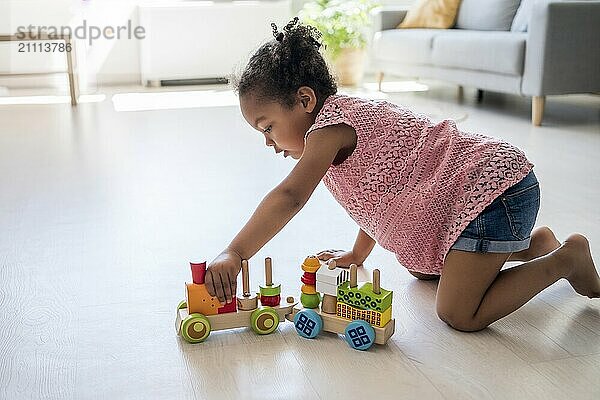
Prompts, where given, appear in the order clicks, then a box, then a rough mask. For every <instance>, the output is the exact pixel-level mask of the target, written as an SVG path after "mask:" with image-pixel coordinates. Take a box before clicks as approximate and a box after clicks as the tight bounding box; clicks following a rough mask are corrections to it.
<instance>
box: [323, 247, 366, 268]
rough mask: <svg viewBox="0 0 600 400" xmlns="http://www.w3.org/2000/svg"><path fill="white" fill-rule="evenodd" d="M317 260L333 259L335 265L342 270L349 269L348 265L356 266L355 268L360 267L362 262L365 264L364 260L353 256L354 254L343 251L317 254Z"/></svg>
mask: <svg viewBox="0 0 600 400" xmlns="http://www.w3.org/2000/svg"><path fill="white" fill-rule="evenodd" d="M317 258H318V259H319V260H323V261H328V260H331V259H334V260H335V263H336V265H337V266H338V267H343V268H344V267H345V268H348V267H350V264H356V265H357V266H360V265H362V263H363V262H365V259H364V258H362V257H358V256H357V255H355V254H354V252H352V251H344V250H331V249H329V250H323V251H320V252H319V253H317Z"/></svg>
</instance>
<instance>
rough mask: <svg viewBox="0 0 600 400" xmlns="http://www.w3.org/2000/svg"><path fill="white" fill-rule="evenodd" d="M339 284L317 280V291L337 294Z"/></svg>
mask: <svg viewBox="0 0 600 400" xmlns="http://www.w3.org/2000/svg"><path fill="white" fill-rule="evenodd" d="M337 288H338V287H337V286H336V285H332V284H330V283H325V282H317V286H316V289H317V292H319V293H323V294H329V295H332V296H337Z"/></svg>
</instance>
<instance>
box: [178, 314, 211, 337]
mask: <svg viewBox="0 0 600 400" xmlns="http://www.w3.org/2000/svg"><path fill="white" fill-rule="evenodd" d="M209 334H210V321H209V320H208V318H206V317H205V316H204V315H202V314H190V315H188V316H187V317H185V319H184V320H183V321H182V322H181V336H182V337H183V338H184V339H185V341H186V342H189V343H200V342H203V341H204V340H205V339H206V338H207V337H208V335H209Z"/></svg>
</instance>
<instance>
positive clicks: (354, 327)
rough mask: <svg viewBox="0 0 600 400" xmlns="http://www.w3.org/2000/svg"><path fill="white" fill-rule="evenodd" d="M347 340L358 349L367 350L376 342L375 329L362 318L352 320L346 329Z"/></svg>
mask: <svg viewBox="0 0 600 400" xmlns="http://www.w3.org/2000/svg"><path fill="white" fill-rule="evenodd" d="M344 336H345V338H346V342H348V344H349V345H350V347H352V348H353V349H356V350H367V349H368V348H369V347H371V346H372V345H373V343H375V329H373V327H372V326H371V325H369V323H368V322H367V321H363V320H360V319H357V320H354V321H352V322H350V323H349V324H348V325H347V326H346V329H345V331H344Z"/></svg>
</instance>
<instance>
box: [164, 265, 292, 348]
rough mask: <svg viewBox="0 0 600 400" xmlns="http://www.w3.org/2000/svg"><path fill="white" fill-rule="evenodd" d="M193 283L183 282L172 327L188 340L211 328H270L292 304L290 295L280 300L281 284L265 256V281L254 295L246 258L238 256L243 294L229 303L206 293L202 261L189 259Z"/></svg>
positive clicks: (204, 335) (267, 330) (196, 340)
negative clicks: (182, 294) (275, 280)
mask: <svg viewBox="0 0 600 400" xmlns="http://www.w3.org/2000/svg"><path fill="white" fill-rule="evenodd" d="M190 266H191V268H192V280H193V283H186V285H185V286H186V300H184V301H182V302H180V303H179V306H178V307H177V318H176V320H175V330H176V331H177V334H178V335H180V336H181V337H182V338H183V339H185V340H186V341H187V342H189V343H200V342H202V341H204V340H205V339H206V338H207V337H208V335H209V334H210V332H211V331H218V330H223V329H233V328H241V327H251V328H252V330H253V331H254V332H256V333H258V334H260V335H266V334H269V333H272V332H274V331H275V330H276V329H277V326H278V325H279V322H280V321H282V320H284V319H285V316H286V315H287V314H289V313H290V312H291V310H292V308H293V307H294V305H295V304H296V301H295V299H294V298H293V297H291V296H290V297H287V298H286V304H281V296H280V291H281V286H279V285H277V286H275V285H273V282H272V272H271V259H270V258H267V260H265V275H266V284H265V286H264V287H263V286H261V288H260V291H261V296H260V302H261V306H260V307H259V305H258V296H253V295H252V294H251V293H250V279H249V271H248V261H247V260H242V281H243V295H242V297H238V298H236V296H235V293H234V296H233V299H232V300H233V301H232V302H231V303H229V304H222V303H221V302H220V301H219V299H218V298H217V297H214V296H211V295H210V294H209V293H208V290H207V288H206V284H205V283H204V277H205V275H206V262H203V263H190Z"/></svg>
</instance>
